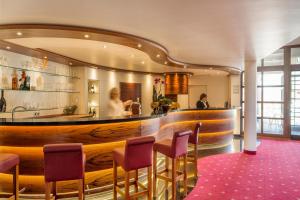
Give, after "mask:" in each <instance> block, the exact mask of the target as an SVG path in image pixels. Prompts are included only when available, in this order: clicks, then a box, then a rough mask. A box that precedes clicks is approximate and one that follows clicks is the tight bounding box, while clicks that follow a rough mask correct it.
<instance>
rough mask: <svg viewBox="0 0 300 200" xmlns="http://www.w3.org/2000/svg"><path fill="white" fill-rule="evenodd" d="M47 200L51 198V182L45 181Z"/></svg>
mask: <svg viewBox="0 0 300 200" xmlns="http://www.w3.org/2000/svg"><path fill="white" fill-rule="evenodd" d="M45 193H46V194H45V195H46V200H51V182H46V183H45Z"/></svg>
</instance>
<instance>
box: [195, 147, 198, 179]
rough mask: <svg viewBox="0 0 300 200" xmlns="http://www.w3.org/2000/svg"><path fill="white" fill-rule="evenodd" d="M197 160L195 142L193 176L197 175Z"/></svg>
mask: <svg viewBox="0 0 300 200" xmlns="http://www.w3.org/2000/svg"><path fill="white" fill-rule="evenodd" d="M197 160H198V145H197V144H195V147H194V175H195V178H197V177H198V170H197Z"/></svg>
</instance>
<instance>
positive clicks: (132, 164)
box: [113, 136, 155, 200]
mask: <svg viewBox="0 0 300 200" xmlns="http://www.w3.org/2000/svg"><path fill="white" fill-rule="evenodd" d="M154 142H155V138H154V137H152V136H145V137H136V138H131V139H128V140H126V144H125V147H124V148H117V149H114V151H113V170H114V174H113V175H114V199H115V200H116V199H117V192H119V191H120V187H119V186H118V183H117V177H118V174H117V166H121V167H122V168H123V169H124V170H125V192H124V198H125V199H130V198H131V195H129V184H130V183H129V172H130V171H132V170H135V181H134V185H135V193H134V194H132V198H137V197H138V196H141V195H147V196H148V199H152V198H151V194H152V192H151V189H152V178H151V176H152V148H153V144H154ZM141 168H148V187H147V188H146V187H145V186H143V185H141V184H140V183H139V182H138V169H141ZM138 185H139V186H141V187H142V188H143V189H144V191H142V192H138ZM120 194H121V195H122V194H123V193H120Z"/></svg>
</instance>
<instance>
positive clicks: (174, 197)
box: [172, 158, 177, 200]
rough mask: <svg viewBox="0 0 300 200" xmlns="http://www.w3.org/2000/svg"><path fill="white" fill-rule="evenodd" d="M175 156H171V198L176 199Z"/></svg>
mask: <svg viewBox="0 0 300 200" xmlns="http://www.w3.org/2000/svg"><path fill="white" fill-rule="evenodd" d="M176 166H177V163H176V158H172V199H173V200H176V174H177V173H176V170H177V169H176Z"/></svg>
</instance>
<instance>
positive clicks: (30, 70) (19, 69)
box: [0, 64, 80, 79]
mask: <svg viewBox="0 0 300 200" xmlns="http://www.w3.org/2000/svg"><path fill="white" fill-rule="evenodd" d="M0 67H4V68H9V69H16V70H17V71H29V72H38V73H42V74H46V75H49V76H61V77H66V78H71V79H80V78H79V77H78V76H70V75H63V74H57V73H52V72H45V71H40V70H34V69H24V68H21V67H13V66H8V65H3V64H0Z"/></svg>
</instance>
